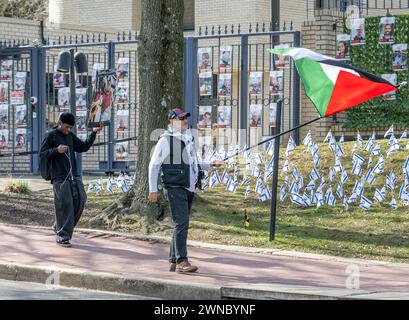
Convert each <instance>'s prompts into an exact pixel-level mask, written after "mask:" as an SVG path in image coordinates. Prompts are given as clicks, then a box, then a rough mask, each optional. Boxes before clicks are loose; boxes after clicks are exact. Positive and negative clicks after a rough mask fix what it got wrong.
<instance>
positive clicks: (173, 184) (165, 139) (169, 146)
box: [149, 108, 224, 273]
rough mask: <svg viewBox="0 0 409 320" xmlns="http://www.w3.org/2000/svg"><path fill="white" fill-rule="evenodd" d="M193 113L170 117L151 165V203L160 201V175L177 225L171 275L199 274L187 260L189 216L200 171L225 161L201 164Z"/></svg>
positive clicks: (176, 113) (178, 112) (172, 113)
mask: <svg viewBox="0 0 409 320" xmlns="http://www.w3.org/2000/svg"><path fill="white" fill-rule="evenodd" d="M189 116H190V113H188V112H184V111H183V110H181V109H179V108H175V109H172V110H171V111H170V113H169V127H168V130H167V131H166V132H165V133H164V134H163V135H162V136H161V137H160V139H159V141H158V143H157V145H156V147H155V150H154V152H153V155H152V158H151V161H150V163H149V201H150V202H152V203H156V202H157V201H158V175H159V172H160V171H162V184H163V186H164V191H165V196H166V197H167V199H168V201H169V206H170V212H171V216H172V220H173V222H174V223H175V228H174V230H173V236H172V241H171V245H170V255H169V262H170V271H176V272H180V273H186V272H196V271H197V269H198V268H197V267H196V266H193V265H191V264H190V263H189V260H188V258H187V234H188V229H189V216H190V211H191V208H192V202H193V198H194V193H195V189H196V183H197V180H198V175H199V171H200V170H209V169H210V168H211V167H213V166H216V167H218V166H221V165H223V164H224V162H223V161H218V160H216V161H213V162H212V163H206V162H203V163H200V164H199V163H198V159H197V153H196V148H195V143H194V138H193V136H192V135H191V133H190V130H188V123H187V118H188V117H189Z"/></svg>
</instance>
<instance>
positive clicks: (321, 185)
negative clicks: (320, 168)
mask: <svg viewBox="0 0 409 320" xmlns="http://www.w3.org/2000/svg"><path fill="white" fill-rule="evenodd" d="M326 184H327V182H326V181H325V178H324V177H322V178H321V183H320V185H319V188H324V186H325V185H326Z"/></svg>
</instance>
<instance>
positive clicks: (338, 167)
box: [334, 157, 343, 172]
mask: <svg viewBox="0 0 409 320" xmlns="http://www.w3.org/2000/svg"><path fill="white" fill-rule="evenodd" d="M342 170H343V167H342V163H341V159H340V158H339V157H335V166H334V171H335V172H341V171H342Z"/></svg>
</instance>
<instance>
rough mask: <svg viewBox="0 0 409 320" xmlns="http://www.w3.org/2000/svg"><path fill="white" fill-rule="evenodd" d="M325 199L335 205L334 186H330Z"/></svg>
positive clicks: (329, 203) (330, 204)
mask: <svg viewBox="0 0 409 320" xmlns="http://www.w3.org/2000/svg"><path fill="white" fill-rule="evenodd" d="M324 201H325V203H326V204H327V205H329V206H335V197H334V194H333V193H332V186H329V187H328V190H327V192H326V193H325V197H324Z"/></svg>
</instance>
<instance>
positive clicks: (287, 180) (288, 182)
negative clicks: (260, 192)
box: [284, 174, 290, 187]
mask: <svg viewBox="0 0 409 320" xmlns="http://www.w3.org/2000/svg"><path fill="white" fill-rule="evenodd" d="M284 182H285V185H286V186H287V187H289V186H290V178H288V175H287V174H286V175H285V177H284Z"/></svg>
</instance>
